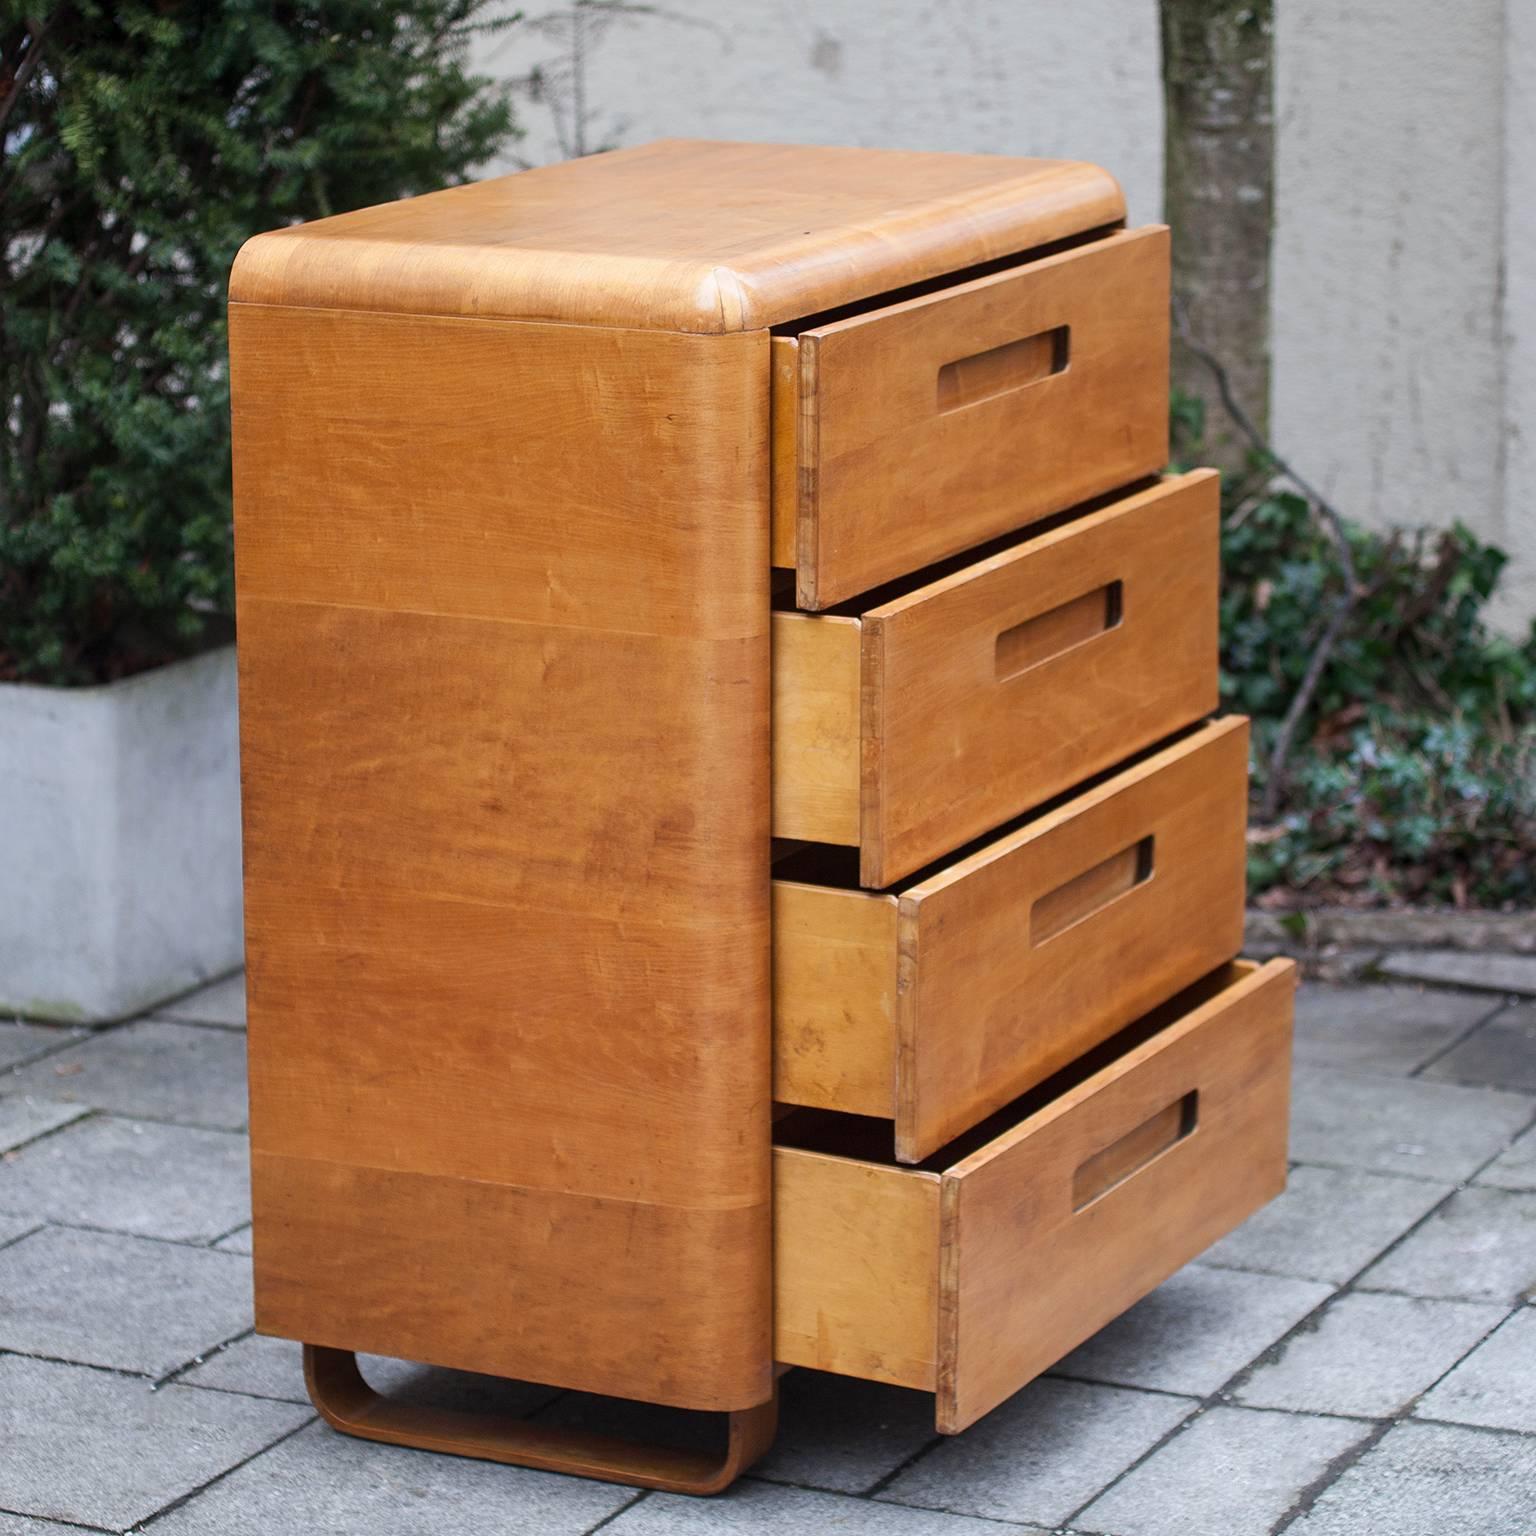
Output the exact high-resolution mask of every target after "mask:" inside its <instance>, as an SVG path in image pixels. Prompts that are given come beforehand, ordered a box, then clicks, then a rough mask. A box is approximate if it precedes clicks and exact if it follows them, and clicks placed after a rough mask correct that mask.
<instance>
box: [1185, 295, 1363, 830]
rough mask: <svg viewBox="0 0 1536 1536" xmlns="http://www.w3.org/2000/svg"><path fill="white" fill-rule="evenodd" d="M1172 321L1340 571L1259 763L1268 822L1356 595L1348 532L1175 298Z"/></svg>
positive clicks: (1261, 807) (1261, 809)
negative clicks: (1314, 517)
mask: <svg viewBox="0 0 1536 1536" xmlns="http://www.w3.org/2000/svg"><path fill="white" fill-rule="evenodd" d="M1173 319H1174V328H1175V329H1176V330H1177V332H1178V336H1179V341H1180V342H1181V343H1182V344H1183V346H1184V347H1185V348H1187V349H1188V351H1189V352H1190V354H1191V355H1192V356H1193V357H1196V358H1198V359H1199V360H1200V361H1201V362H1202V363H1203V364H1204V365H1205V366H1206V367H1207V368H1208V369H1209V370H1210V372H1211V376H1212V378H1214V379H1215V381H1216V389H1217V392H1218V393H1219V394H1220V395H1221V403H1222V405H1224V406H1225V407H1226V410H1227V414H1228V415H1229V416H1230V417H1231V418H1232V420H1233V422H1234V423H1235V424H1236V426H1237V428H1238V430H1239V431H1240V432H1241V433H1242V434H1243V436H1244V437H1246V438H1247V439H1248V441H1249V442H1250V443H1252V444H1253V446H1254V448H1255V449H1257V450H1258V452H1259V453H1260V454H1261V455H1263V457H1264V458H1265V459H1266V460H1268V462H1269V463H1270V464H1271V465H1273V466H1274V468H1275V470H1276V471H1277V472H1278V473H1279V474H1281V475H1283V476H1284V477H1285V478H1286V479H1287V480H1289V481H1290V482H1291V483H1292V484H1293V485H1294V486H1295V487H1296V489H1297V490H1299V491H1300V492H1301V493H1302V495H1303V496H1305V497H1306V498H1307V500H1308V501H1309V502H1310V503H1311V504H1312V506H1313V507H1314V508H1315V509H1316V511H1317V512H1318V513H1320V514H1321V518H1322V524H1323V528H1324V531H1325V532H1326V533H1327V534H1328V537H1329V538H1330V539H1331V540H1332V542H1333V546H1334V548H1335V549H1336V550H1337V552H1338V556H1339V565H1340V567H1341V568H1342V570H1343V573H1344V584H1343V588H1342V590H1341V591H1340V593H1339V596H1338V599H1337V600H1336V602H1335V603H1334V606H1333V612H1332V613H1331V614H1330V615H1329V618H1328V622H1327V623H1326V624H1325V625H1324V626H1323V632H1322V634H1321V635H1319V636H1318V640H1317V644H1316V645H1315V646H1314V647H1313V649H1312V655H1311V657H1310V659H1309V660H1308V662H1307V670H1306V671H1305V672H1304V673H1303V674H1302V679H1301V682H1300V684H1299V685H1298V687H1297V689H1296V692H1295V693H1294V694H1292V695H1291V702H1290V704H1289V705H1288V706H1287V708H1286V711H1285V714H1284V716H1283V717H1282V719H1281V721H1280V729H1279V731H1278V732H1277V733H1276V735H1275V744H1274V746H1273V747H1272V748H1271V750H1270V754H1269V762H1268V764H1267V765H1266V767H1265V776H1264V796H1263V799H1262V800H1261V802H1260V805H1259V815H1260V816H1261V817H1262V818H1263V819H1264V820H1265V821H1272V820H1273V819H1274V817H1275V815H1276V814H1277V812H1278V811H1279V808H1280V791H1281V789H1282V788H1283V786H1284V774H1285V765H1286V763H1287V761H1288V760H1289V758H1290V755H1291V749H1292V747H1293V746H1294V745H1295V742H1296V733H1297V731H1298V730H1300V728H1301V721H1302V717H1303V716H1304V715H1305V714H1306V712H1307V709H1308V707H1309V706H1310V705H1311V703H1312V699H1313V696H1314V695H1315V694H1316V693H1317V688H1318V684H1319V683H1321V682H1322V679H1323V672H1324V670H1325V669H1326V668H1327V665H1328V662H1329V660H1330V658H1331V657H1332V655H1333V650H1334V647H1335V646H1336V645H1337V644H1338V643H1339V637H1340V636H1341V635H1342V634H1343V633H1344V626H1345V625H1346V624H1347V623H1348V622H1349V617H1350V615H1351V614H1352V613H1353V612H1354V609H1355V604H1356V603H1357V602H1358V601H1359V598H1360V590H1359V578H1358V577H1357V576H1356V574H1355V557H1354V554H1353V552H1352V551H1351V549H1350V547H1349V534H1348V531H1347V530H1346V529H1345V526H1344V519H1343V518H1342V517H1341V516H1340V515H1339V513H1338V511H1337V510H1336V509H1335V507H1334V506H1333V504H1332V503H1331V502H1330V501H1329V500H1328V498H1327V497H1326V496H1324V495H1323V494H1322V493H1321V492H1320V491H1319V490H1317V488H1316V487H1315V486H1313V485H1312V484H1311V483H1310V482H1309V481H1307V480H1306V479H1304V478H1303V477H1302V476H1301V475H1299V474H1298V473H1297V472H1296V470H1295V469H1293V468H1292V467H1291V465H1290V464H1289V463H1288V462H1287V461H1286V460H1285V459H1283V458H1281V457H1280V455H1279V454H1278V453H1276V452H1275V449H1274V447H1273V446H1272V445H1271V444H1270V442H1269V439H1268V438H1266V437H1265V436H1264V434H1263V433H1262V432H1260V431H1259V429H1258V428H1257V427H1256V426H1255V425H1254V423H1253V420H1252V418H1251V417H1250V416H1249V415H1248V413H1247V411H1245V410H1244V409H1243V407H1242V405H1241V404H1240V403H1239V401H1238V399H1237V396H1236V395H1235V394H1234V393H1233V390H1232V382H1231V380H1230V379H1229V378H1228V377H1227V370H1226V369H1225V368H1224V367H1223V366H1222V364H1221V360H1220V359H1219V358H1218V357H1216V356H1215V354H1214V353H1212V352H1211V351H1210V350H1209V349H1208V348H1206V347H1204V346H1202V345H1201V344H1200V343H1199V342H1198V341H1197V340H1195V338H1194V336H1193V335H1192V334H1191V333H1190V329H1189V322H1188V317H1187V316H1186V315H1185V313H1184V309H1183V306H1182V305H1181V304H1179V303H1178V302H1177V301H1176V302H1175V304H1174V310H1173Z"/></svg>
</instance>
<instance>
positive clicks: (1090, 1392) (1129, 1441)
mask: <svg viewBox="0 0 1536 1536" xmlns="http://www.w3.org/2000/svg"><path fill="white" fill-rule="evenodd" d="M1197 1406H1198V1405H1197V1404H1196V1402H1195V1401H1194V1400H1193V1399H1191V1398H1187V1397H1172V1396H1168V1395H1165V1394H1163V1393H1160V1392H1134V1391H1128V1390H1126V1389H1125V1388H1123V1387H1103V1386H1092V1385H1089V1384H1087V1383H1085V1382H1077V1381H1057V1380H1053V1379H1051V1378H1046V1379H1044V1380H1041V1381H1035V1382H1032V1383H1031V1384H1030V1385H1029V1386H1027V1387H1025V1388H1024V1390H1023V1391H1022V1392H1020V1393H1018V1394H1016V1395H1015V1396H1014V1397H1013V1398H1011V1399H1010V1400H1009V1401H1008V1402H1007V1403H1005V1404H1003V1406H1002V1407H1000V1408H997V1409H995V1410H994V1411H993V1412H991V1413H989V1414H988V1415H987V1416H986V1417H985V1418H984V1419H982V1420H980V1421H979V1422H978V1423H976V1424H974V1425H972V1426H971V1428H970V1429H969V1430H967V1431H966V1433H965V1434H963V1435H958V1436H955V1437H952V1438H945V1439H943V1440H941V1441H940V1442H939V1443H938V1445H936V1446H935V1447H934V1449H933V1450H931V1451H929V1452H928V1453H927V1455H925V1456H922V1457H920V1458H919V1459H918V1460H917V1461H916V1462H914V1463H913V1464H912V1466H910V1467H908V1468H907V1469H906V1471H904V1472H903V1473H902V1474H901V1475H900V1476H899V1477H897V1478H896V1479H895V1480H894V1481H893V1482H892V1483H891V1484H890V1486H889V1487H888V1488H886V1489H885V1491H884V1492H883V1493H881V1494H879V1495H877V1497H879V1498H881V1499H889V1500H892V1501H894V1502H895V1503H898V1504H915V1505H921V1506H922V1507H923V1508H925V1509H942V1510H946V1511H948V1512H949V1513H951V1514H957V1515H983V1516H985V1517H986V1518H988V1519H991V1520H1013V1521H1018V1522H1026V1523H1027V1522H1033V1523H1035V1524H1037V1525H1042V1526H1055V1525H1060V1524H1061V1523H1063V1522H1064V1521H1065V1520H1066V1519H1067V1517H1068V1516H1069V1515H1070V1514H1071V1513H1072V1512H1073V1510H1076V1509H1081V1508H1082V1506H1083V1505H1084V1504H1086V1503H1087V1502H1088V1501H1089V1500H1090V1499H1092V1498H1093V1496H1094V1495H1095V1494H1096V1493H1097V1492H1098V1491H1099V1489H1101V1488H1103V1487H1104V1486H1105V1485H1106V1484H1107V1483H1109V1482H1110V1481H1112V1480H1113V1479H1114V1478H1116V1477H1118V1476H1119V1474H1120V1473H1121V1472H1123V1471H1124V1470H1125V1469H1126V1468H1127V1467H1128V1466H1130V1465H1131V1463H1132V1462H1134V1461H1135V1460H1136V1459H1137V1458H1138V1457H1140V1456H1143V1455H1145V1454H1146V1453H1147V1452H1148V1451H1149V1450H1151V1449H1152V1447H1153V1446H1154V1445H1156V1444H1157V1443H1158V1441H1160V1440H1162V1439H1163V1438H1164V1436H1166V1435H1168V1434H1169V1433H1170V1432H1171V1431H1172V1430H1173V1429H1174V1428H1175V1427H1176V1426H1177V1425H1179V1424H1181V1423H1182V1422H1183V1421H1184V1420H1185V1419H1186V1418H1188V1417H1189V1415H1190V1414H1191V1413H1192V1412H1193V1411H1194V1409H1195V1408H1196V1407H1197Z"/></svg>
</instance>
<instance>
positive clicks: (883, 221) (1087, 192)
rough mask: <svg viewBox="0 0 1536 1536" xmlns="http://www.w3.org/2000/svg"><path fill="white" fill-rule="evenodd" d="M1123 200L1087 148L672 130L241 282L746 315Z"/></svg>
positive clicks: (938, 262) (903, 272) (272, 261)
mask: <svg viewBox="0 0 1536 1536" xmlns="http://www.w3.org/2000/svg"><path fill="white" fill-rule="evenodd" d="M1124 216H1125V200H1124V198H1123V197H1122V195H1121V192H1120V188H1119V186H1118V185H1117V183H1116V182H1115V179H1114V177H1113V176H1111V175H1110V174H1109V173H1108V172H1107V171H1104V170H1101V169H1100V168H1099V167H1098V166H1094V165H1085V164H1082V163H1079V162H1076V161H1070V160H1024V159H1012V158H1007V157H1004V156H1001V155H951V154H928V153H919V152H913V151H907V150H878V149H873V150H872V149H850V148H840V147H833V146H826V145H797V144H736V143H726V142H719V141H711V140H699V139H694V140H690V139H663V140H658V141H657V142H655V143H653V144H646V145H642V146H639V147H638V148H634V149H624V150H617V151H614V152H611V153H608V154H600V155H591V156H589V157H587V158H586V159H581V160H574V161H567V162H564V163H563V164H560V165H551V166H543V167H540V168H539V169H537V170H529V171H522V172H519V173H518V174H517V175H514V176H503V177H500V178H497V179H495V180H491V181H482V182H478V183H475V184H473V185H470V186H464V187H453V188H450V189H448V190H447V191H443V192H433V193H429V194H427V195H426V196H424V197H414V198H411V199H409V200H407V201H404V202H397V203H387V204H384V205H382V206H379V207H375V208H363V209H359V210H358V211H357V212H355V213H346V214H341V215H340V216H338V217H336V218H330V219H324V220H321V221H320V222H318V223H315V224H306V225H302V226H298V227H295V228H293V229H286V230H280V231H276V232H274V233H272V234H265V235H258V236H257V237H256V238H255V239H254V240H252V241H250V242H248V243H247V245H246V246H245V248H244V249H243V250H242V251H241V253H240V257H239V260H238V261H237V263H236V266H235V271H234V275H233V278H232V280H231V296H232V297H233V298H235V299H237V300H239V301H242V302H246V303H256V304H284V305H300V306H304V307H310V308H322V309H323V308H365V309H372V310H386V311H394V312H403V313H411V314H432V315H459V316H468V317H473V318H484V319H492V318H503V319H530V320H555V321H576V322H585V323H588V324H597V325H608V326H616V327H634V328H640V329H647V330H671V331H687V332H696V333H706V334H716V333H720V332H727V331H751V330H760V329H764V328H766V327H768V326H772V325H778V324H780V323H781V322H783V321H786V320H791V319H794V318H796V317H798V316H803V315H810V314H814V313H816V312H819V311H821V310H826V309H831V308H834V307H836V306H838V305H842V304H846V303H849V302H850V301H853V300H860V299H867V298H868V297H869V296H870V295H872V294H878V293H885V292H889V291H890V290H892V289H895V288H901V287H905V286H906V285H908V284H911V283H916V282H921V281H924V280H926V279H929V278H933V277H936V276H938V275H939V274H941V273H945V272H954V271H958V270H960V269H962V268H965V267H971V266H976V265H979V264H981V263H983V262H988V261H992V260H994V259H996V258H998V257H1002V256H1008V255H1012V254H1014V253H1016V252H1019V251H1024V250H1028V249H1030V248H1032V247H1034V246H1038V245H1044V244H1046V243H1048V242H1050V241H1054V240H1060V239H1062V238H1064V237H1066V236H1070V235H1076V234H1080V233H1082V232H1084V231H1086V230H1091V229H1098V228H1102V227H1104V226H1107V225H1112V224H1116V223H1118V222H1119V221H1120V220H1121V219H1123V218H1124ZM1165 394H1166V391H1165Z"/></svg>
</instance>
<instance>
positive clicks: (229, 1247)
mask: <svg viewBox="0 0 1536 1536" xmlns="http://www.w3.org/2000/svg"><path fill="white" fill-rule="evenodd" d="M213 1246H214V1247H215V1248H217V1249H218V1250H219V1252H220V1253H243V1254H245V1255H246V1257H247V1258H249V1257H250V1256H251V1225H250V1223H249V1222H247V1223H246V1224H245V1225H244V1226H243V1227H237V1228H236V1229H235V1230H234V1231H233V1232H231V1233H230V1234H229V1235H228V1236H227V1237H221V1238H220V1239H219V1240H218V1242H216V1243H215V1244H214V1245H213Z"/></svg>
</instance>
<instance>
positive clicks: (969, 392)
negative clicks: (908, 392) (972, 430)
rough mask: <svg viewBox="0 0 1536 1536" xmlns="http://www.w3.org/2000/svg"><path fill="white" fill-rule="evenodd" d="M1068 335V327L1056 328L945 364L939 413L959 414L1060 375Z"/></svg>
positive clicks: (941, 373)
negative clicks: (987, 401)
mask: <svg viewBox="0 0 1536 1536" xmlns="http://www.w3.org/2000/svg"><path fill="white" fill-rule="evenodd" d="M1071 334H1072V328H1071V326H1067V325H1058V326H1056V327H1055V328H1054V329H1053V330H1049V331H1037V332H1036V333H1035V334H1034V335H1033V336H1022V337H1020V338H1019V340H1018V341H1009V342H1004V343H1003V345H1002V346H1000V347H991V348H989V349H988V350H987V351H985V352H976V353H974V354H972V355H971V356H970V357H962V358H957V359H956V360H955V361H954V362H952V363H945V364H944V366H943V367H942V368H940V369H939V409H940V410H941V411H958V410H962V409H964V407H966V406H968V405H976V404H977V403H978V402H980V401H982V400H991V399H993V398H994V397H995V396H997V395H1006V394H1009V393H1011V392H1012V391H1013V390H1015V389H1027V388H1028V387H1029V385H1031V384H1038V383H1040V382H1041V380H1043V379H1048V378H1050V377H1051V376H1052V375H1053V374H1057V373H1061V372H1063V371H1064V370H1065V368H1066V366H1067V363H1068V361H1069V359H1070V353H1071V349H1072V348H1071Z"/></svg>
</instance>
